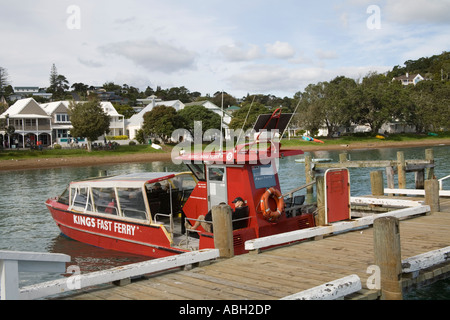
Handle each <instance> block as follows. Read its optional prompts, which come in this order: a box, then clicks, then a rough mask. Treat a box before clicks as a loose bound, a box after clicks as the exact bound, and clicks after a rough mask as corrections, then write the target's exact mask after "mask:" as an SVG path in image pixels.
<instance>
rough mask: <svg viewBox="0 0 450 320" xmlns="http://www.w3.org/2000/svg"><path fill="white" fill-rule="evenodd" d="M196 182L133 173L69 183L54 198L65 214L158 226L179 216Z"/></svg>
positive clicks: (174, 176) (180, 175)
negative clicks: (85, 214) (64, 206)
mask: <svg viewBox="0 0 450 320" xmlns="http://www.w3.org/2000/svg"><path fill="white" fill-rule="evenodd" d="M196 184H197V180H196V179H195V177H194V176H193V175H192V174H191V173H188V172H186V173H158V172H151V173H136V174H128V175H122V176H115V177H107V178H99V179H92V180H86V181H80V182H72V183H71V184H70V186H69V187H68V188H67V189H66V191H65V192H64V193H63V194H62V195H61V196H60V197H59V198H58V202H60V203H64V204H66V205H68V210H69V211H74V212H80V213H90V214H94V215H99V216H107V217H109V218H111V217H116V218H118V219H121V220H124V221H126V220H128V221H130V222H141V223H145V224H158V223H159V221H162V220H166V219H170V218H172V216H173V215H175V214H179V213H181V208H182V207H183V205H184V203H185V202H186V200H187V199H188V198H189V196H190V194H191V192H192V191H193V190H194V188H195V186H196Z"/></svg>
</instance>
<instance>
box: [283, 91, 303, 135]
mask: <svg viewBox="0 0 450 320" xmlns="http://www.w3.org/2000/svg"><path fill="white" fill-rule="evenodd" d="M301 101H302V99H301V98H299V99H298V104H297V106H296V107H295V110H294V114H293V115H292V117H291V119H290V120H289V122H288V124H287V126H286V128H285V129H284V131H283V134H282V135H281V136H280V139H283V137H284V134H285V133H286V130H288V129H289V126H290V124H291V121H292V119H293V118H294V117H295V114H296V113H297V109H298V107H300V103H301ZM280 141H281V140H280Z"/></svg>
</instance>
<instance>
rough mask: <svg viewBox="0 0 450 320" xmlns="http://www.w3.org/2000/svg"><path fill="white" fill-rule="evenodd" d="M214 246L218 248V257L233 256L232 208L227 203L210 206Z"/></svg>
mask: <svg viewBox="0 0 450 320" xmlns="http://www.w3.org/2000/svg"><path fill="white" fill-rule="evenodd" d="M212 219H213V227H214V246H215V247H216V249H219V252H220V258H232V257H234V244H233V221H232V210H231V207H230V206H228V205H219V206H215V207H213V208H212Z"/></svg>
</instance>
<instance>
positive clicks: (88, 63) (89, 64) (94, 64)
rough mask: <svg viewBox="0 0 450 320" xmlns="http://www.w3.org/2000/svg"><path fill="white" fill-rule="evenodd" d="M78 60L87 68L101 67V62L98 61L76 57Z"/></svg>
mask: <svg viewBox="0 0 450 320" xmlns="http://www.w3.org/2000/svg"><path fill="white" fill-rule="evenodd" d="M78 62H79V63H81V64H82V65H84V66H86V67H89V68H101V67H103V64H102V63H100V62H96V61H93V60H85V59H82V58H78Z"/></svg>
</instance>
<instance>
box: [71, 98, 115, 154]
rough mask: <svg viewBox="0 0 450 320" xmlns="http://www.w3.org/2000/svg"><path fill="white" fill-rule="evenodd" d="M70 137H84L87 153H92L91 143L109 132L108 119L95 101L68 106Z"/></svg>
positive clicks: (72, 103)
mask: <svg viewBox="0 0 450 320" xmlns="http://www.w3.org/2000/svg"><path fill="white" fill-rule="evenodd" d="M69 115H70V121H71V122H72V126H73V129H72V130H71V132H70V134H71V136H72V137H80V138H81V137H84V138H86V139H87V140H88V151H89V152H91V151H92V147H91V146H92V141H95V140H97V139H98V137H100V136H102V135H104V134H106V133H107V132H109V124H110V118H109V116H108V115H107V114H106V113H105V112H104V111H103V109H102V107H101V105H100V102H99V101H98V100H97V101H96V100H93V101H89V102H85V103H75V102H73V101H72V102H71V103H70V104H69Z"/></svg>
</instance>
